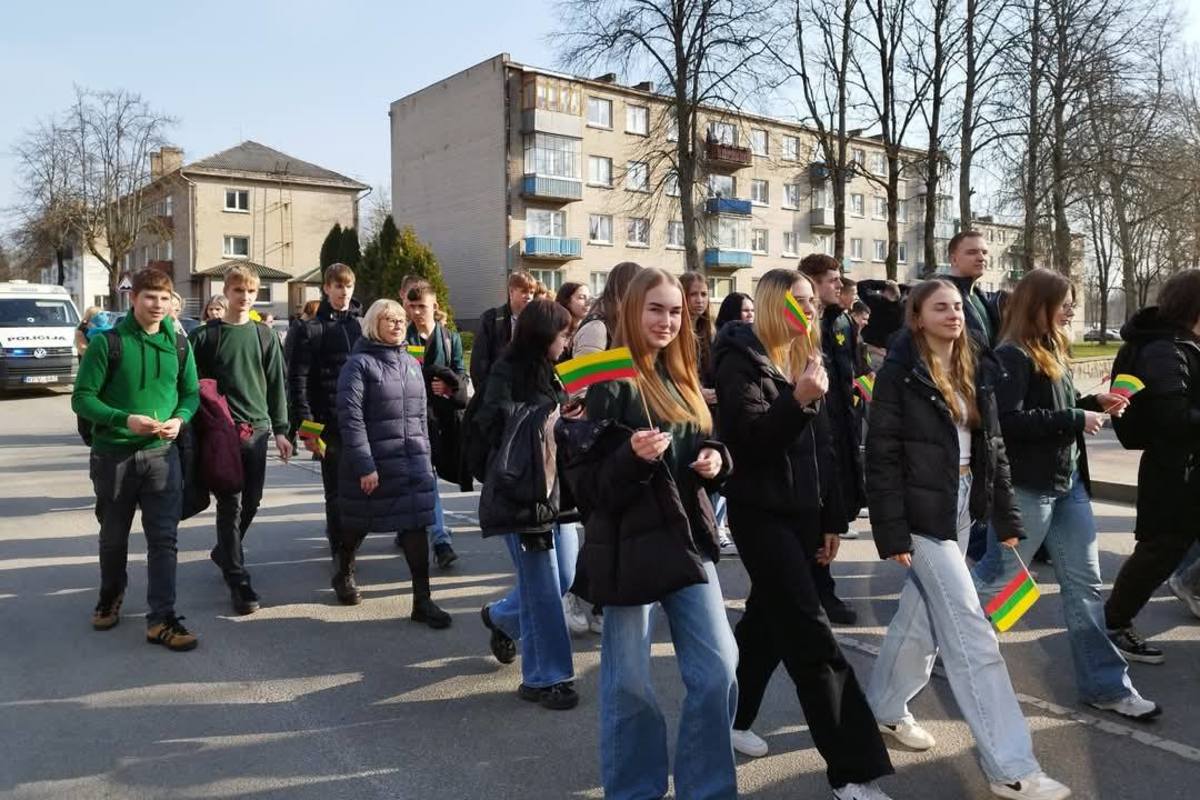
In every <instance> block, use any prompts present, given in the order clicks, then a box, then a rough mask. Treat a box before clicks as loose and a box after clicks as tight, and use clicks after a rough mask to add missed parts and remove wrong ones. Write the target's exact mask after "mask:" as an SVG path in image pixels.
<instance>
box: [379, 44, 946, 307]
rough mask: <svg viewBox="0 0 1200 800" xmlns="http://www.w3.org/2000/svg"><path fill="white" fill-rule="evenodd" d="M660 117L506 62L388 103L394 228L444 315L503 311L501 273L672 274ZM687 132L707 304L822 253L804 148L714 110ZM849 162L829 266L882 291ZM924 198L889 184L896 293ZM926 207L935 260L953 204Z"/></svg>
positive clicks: (674, 239) (880, 216)
mask: <svg viewBox="0 0 1200 800" xmlns="http://www.w3.org/2000/svg"><path fill="white" fill-rule="evenodd" d="M669 109H670V101H669V99H668V98H666V97H664V96H663V95H662V94H660V93H657V92H656V91H655V88H654V86H652V85H651V84H649V83H639V84H637V85H635V86H623V85H620V84H618V83H616V81H615V76H613V75H606V76H602V77H600V78H595V79H586V78H580V77H575V76H569V75H563V74H560V73H556V72H553V71H550V70H544V69H539V68H536V67H530V66H527V65H523V64H519V63H517V62H514V61H513V60H512V59H511V58H510V57H509V56H508V55H507V54H501V55H498V56H496V57H495V58H491V59H489V60H487V61H484V62H482V63H480V64H477V65H475V66H473V67H470V68H468V69H465V70H463V71H462V72H459V73H457V74H455V75H451V76H449V77H447V78H445V79H444V80H441V81H439V82H437V83H435V84H433V85H431V86H429V87H426V88H424V89H422V90H420V91H418V92H415V93H413V94H411V95H408V96H407V97H404V98H401V99H399V100H397V101H395V102H394V103H392V105H391V110H390V114H389V115H390V118H391V149H392V206H393V214H394V216H395V219H396V222H397V224H401V225H412V226H413V228H414V229H415V230H416V232H417V233H418V235H419V236H421V237H422V238H423V239H425V240H427V241H429V242H430V243H431V245H432V246H433V249H434V251H435V252H436V253H437V255H438V258H439V260H440V262H441V265H442V269H443V271H444V273H445V275H446V280H447V283H448V284H449V286H450V290H451V294H452V296H453V298H454V304H455V312H456V316H458V317H459V318H460V319H462V320H464V321H469V320H473V319H476V318H477V317H478V316H479V314H480V313H481V312H482V311H483V310H484V309H486V308H487V307H489V306H491V305H495V304H497V303H498V302H500V301H501V299H502V298H503V297H504V288H503V287H504V280H505V276H506V275H507V273H508V272H510V271H512V270H516V269H524V270H528V271H530V272H532V273H533V274H534V275H535V276H536V277H538V278H539V279H540V280H542V281H543V282H544V283H545V284H547V285H548V286H550V287H551V288H557V287H558V286H560V285H561V284H562V283H563V282H566V281H577V282H582V283H587V284H589V285H590V286H591V288H592V291H593V292H599V291H600V290H601V289H602V288H603V285H604V282H605V279H606V276H607V274H608V271H609V269H611V268H612V266H613V265H614V264H617V263H619V262H621V261H637V262H638V263H640V264H642V265H644V266H653V267H662V268H664V269H667V270H670V271H672V272H676V273H679V272H682V271H683V270H684V264H685V259H684V253H683V223H682V220H681V216H680V212H679V200H678V185H677V181H676V180H675V178H674V176H673V175H672V174H671V172H670V169H669V162H668V160H667V159H666V157H665V155H666V154H667V153H668V152H669V151H670V150H671V148H672V147H673V146H674V145H673V141H674V138H675V132H674V130H673V128H674V126H673V124H672V122H671V119H670V114H669V113H668V112H669ZM702 122H703V132H702V134H701V137H702V140H701V141H700V142H698V143H697V146H698V147H699V148H701V151H702V153H703V157H702V162H703V176H702V183H703V186H702V188H701V192H700V196H699V197H698V198H697V203H698V207H699V208H701V209H702V210H703V214H704V224H703V225H701V228H702V230H701V231H700V232H699V235H700V237H701V238H700V247H701V253H702V258H703V261H704V265H705V272H706V274H707V275H708V276H709V285H710V291H711V294H712V296H713V298H714V299H715V300H719V299H720V298H722V297H724V296H725V295H726V294H728V293H729V292H732V291H744V292H750V291H752V290H753V287H754V284H755V283H756V281H757V278H758V277H759V276H761V275H762V274H763V273H764V272H765V271H767V270H769V269H773V268H776V267H795V265H796V263H797V261H798V260H799V259H800V258H801V257H802V256H804V255H807V254H808V253H811V252H826V253H832V252H833V233H834V224H833V198H832V192H831V189H830V186H829V182H828V181H827V179H826V178H827V176H826V170H825V167H824V165H823V164H820V163H817V162H818V161H820V160H821V159H819V158H818V157H817V156H816V150H815V138H814V134H813V131H812V130H810V129H808V128H805V127H804V126H801V125H798V124H795V123H791V122H786V121H782V120H777V119H770V118H766V117H761V116H756V115H752V114H744V113H735V114H731V113H729V112H726V111H721V110H718V109H711V110H706V111H704V112H703V120H702ZM909 153H910V155H911V157H912V160H914V161H915V160H917V159H918V158H919V157H920V156H921V153H920V152H919V151H915V150H913V151H909ZM851 157H852V159H853V160H854V161H855V162H856V164H857V165H858V169H857V173H858V174H856V176H855V177H854V178H853V179H852V180H851V182H850V184H849V186H848V188H847V196H846V211H847V232H846V248H845V250H846V257H845V261H844V267H845V269H846V272H847V273H848V274H849V275H851V276H853V277H855V278H856V279H862V278H878V277H884V274H885V270H884V258H885V255H886V252H887V210H886V203H885V199H884V190H883V186H882V184H881V183H880V181H882V180H883V179H885V176H886V174H887V160H886V158H885V156H884V151H883V148H882V146H881V144H880V142H879V141H878V140H877V139H872V138H869V137H863V138H856V139H854V140H853V141H852V142H851ZM906 172H907V170H906ZM869 176H873V177H874V178H875V180H872V179H871V177H869ZM923 192H924V186H923V183H922V182H921V181H920V180H918V176H917V175H916V174H915V173H914V174H913V175H912V176H911V177H909V176H908V175H907V174H906V175H904V176H902V180H901V201H900V209H899V223H900V230H901V236H900V242H899V261H900V264H899V266H900V270H899V272H900V278H901V280H909V279H913V278H915V276H916V275H917V274H918V273H919V271H920V269H921V267H922V265H921V264H920V259H921V256H922V253H923V250H922V248H921V246H920V242H921V239H920V234H921V230H920V228H921V224H920V223H921V215H922V214H923V208H924V197H923ZM937 202H938V215H939V224H938V229H937V231H936V235H937V236H938V238H939V247H940V250H939V252H943V253H944V252H945V247H944V244H945V242H946V241H948V240H949V238H950V236H951V235H953V233H954V230H955V222H954V219H953V216H952V215H953V209H954V203H953V201H952V199H951V198H949V197H945V196H940V197H939V198H938V199H937Z"/></svg>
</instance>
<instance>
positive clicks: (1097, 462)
mask: <svg viewBox="0 0 1200 800" xmlns="http://www.w3.org/2000/svg"><path fill="white" fill-rule="evenodd" d="M1087 452H1088V468H1089V469H1090V470H1091V474H1092V494H1093V495H1094V496H1095V498H1096V499H1097V500H1108V501H1110V502H1113V503H1135V502H1137V480H1138V461H1139V459H1140V458H1141V453H1139V452H1138V451H1136V450H1126V449H1125V448H1123V447H1121V443H1120V442H1118V441H1117V435H1116V434H1115V433H1114V432H1113V429H1112V426H1111V425H1107V426H1105V427H1104V428H1103V429H1102V430H1101V431H1100V433H1098V434H1096V435H1095V436H1089V437H1088V440H1087Z"/></svg>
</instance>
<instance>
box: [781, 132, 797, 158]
mask: <svg viewBox="0 0 1200 800" xmlns="http://www.w3.org/2000/svg"><path fill="white" fill-rule="evenodd" d="M781 150H782V153H781V156H782V158H783V160H784V161H799V160H800V137H799V136H784V137H783V145H782V147H781Z"/></svg>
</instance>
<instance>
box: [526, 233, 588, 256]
mask: <svg viewBox="0 0 1200 800" xmlns="http://www.w3.org/2000/svg"><path fill="white" fill-rule="evenodd" d="M525 257H526V258H544V259H546V260H549V261H567V260H570V259H573V258H582V257H583V243H582V241H581V240H579V239H563V238H561V237H558V236H526V237H525Z"/></svg>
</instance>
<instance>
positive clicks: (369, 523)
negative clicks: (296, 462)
mask: <svg viewBox="0 0 1200 800" xmlns="http://www.w3.org/2000/svg"><path fill="white" fill-rule="evenodd" d="M337 388H338V391H337V412H338V413H337V418H338V425H339V428H340V430H341V433H342V457H341V465H340V470H339V474H338V490H339V492H340V495H341V507H342V508H341V512H342V525H343V526H345V528H346V530H347V531H354V532H357V533H370V532H391V531H400V530H411V529H414V528H424V527H425V526H427V525H432V524H433V504H434V492H436V491H437V483H436V481H435V479H434V477H433V463H432V461H431V459H430V450H429V428H428V422H427V419H426V411H427V409H426V401H425V378H424V377H423V376H422V373H421V365H420V364H418V363H417V361H416V359H414V358H413V357H412V356H410V355H409V354H408V353H407V352H406V351H405V349H404V346H403V345H400V346H391V345H385V344H381V343H379V342H373V341H371V340H370V339H367V338H365V337H364V338H362V339H359V340H358V342H357V343H356V344H355V345H354V350H353V352H352V354H351V356H350V358H349V359H348V360H347V361H346V364H345V366H343V367H342V372H341V375H340V376H339V377H338V385H337ZM372 472H378V473H379V486H378V487H376V489H375V491H374V492H372V493H371V494H370V496H368V495H366V494H364V493H363V491H362V489H361V488H359V483H358V479H359V478H361V477H362V476H364V475H369V474H371V473H372Z"/></svg>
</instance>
